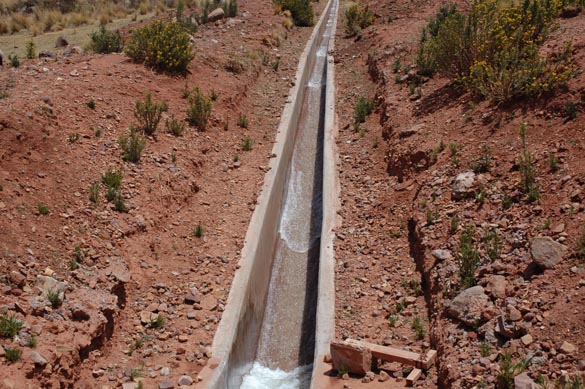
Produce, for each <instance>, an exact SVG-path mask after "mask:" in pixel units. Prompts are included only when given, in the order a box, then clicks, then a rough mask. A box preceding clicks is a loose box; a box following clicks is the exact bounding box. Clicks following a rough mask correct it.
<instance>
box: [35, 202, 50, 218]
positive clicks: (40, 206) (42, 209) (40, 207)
mask: <svg viewBox="0 0 585 389" xmlns="http://www.w3.org/2000/svg"><path fill="white" fill-rule="evenodd" d="M37 210H38V211H39V214H41V215H43V216H46V215H48V214H49V213H50V212H51V211H49V208H48V207H47V206H46V205H45V204H38V205H37Z"/></svg>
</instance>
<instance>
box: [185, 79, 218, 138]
mask: <svg viewBox="0 0 585 389" xmlns="http://www.w3.org/2000/svg"><path fill="white" fill-rule="evenodd" d="M211 105H212V104H211V98H209V97H205V96H204V95H203V93H201V90H199V88H195V90H194V91H193V93H191V95H190V96H189V109H188V110H187V120H188V121H189V124H191V125H193V126H195V127H197V129H199V131H205V128H206V127H207V122H208V121H209V117H210V116H211Z"/></svg>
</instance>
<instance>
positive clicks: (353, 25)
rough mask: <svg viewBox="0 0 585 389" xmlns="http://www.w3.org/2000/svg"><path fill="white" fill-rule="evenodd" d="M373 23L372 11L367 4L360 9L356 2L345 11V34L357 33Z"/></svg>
mask: <svg viewBox="0 0 585 389" xmlns="http://www.w3.org/2000/svg"><path fill="white" fill-rule="evenodd" d="M373 23H374V13H373V12H372V11H370V9H369V8H368V6H367V5H366V7H365V8H364V9H363V10H362V11H360V10H359V8H358V6H357V4H354V5H352V6H351V7H349V8H348V9H347V10H346V11H345V33H346V34H347V36H354V35H358V34H359V33H360V31H361V30H363V29H364V28H366V27H368V26H371V25H372V24H373Z"/></svg>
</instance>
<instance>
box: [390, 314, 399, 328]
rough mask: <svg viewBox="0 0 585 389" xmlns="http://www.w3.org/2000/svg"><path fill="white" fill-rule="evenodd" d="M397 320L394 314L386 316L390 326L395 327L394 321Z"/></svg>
mask: <svg viewBox="0 0 585 389" xmlns="http://www.w3.org/2000/svg"><path fill="white" fill-rule="evenodd" d="M397 321H398V317H397V316H396V315H394V314H390V315H389V316H388V325H390V327H396V323H397Z"/></svg>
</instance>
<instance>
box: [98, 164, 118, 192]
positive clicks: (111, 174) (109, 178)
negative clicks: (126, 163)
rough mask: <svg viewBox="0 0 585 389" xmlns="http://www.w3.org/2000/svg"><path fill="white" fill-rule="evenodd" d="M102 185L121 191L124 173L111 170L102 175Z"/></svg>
mask: <svg viewBox="0 0 585 389" xmlns="http://www.w3.org/2000/svg"><path fill="white" fill-rule="evenodd" d="M102 183H103V184H104V185H105V186H107V187H108V188H114V189H120V186H122V172H121V171H120V170H114V169H113V168H110V169H108V170H106V172H105V173H104V174H102Z"/></svg>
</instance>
